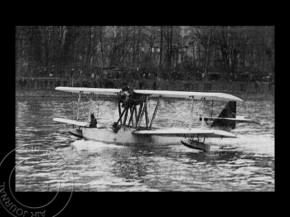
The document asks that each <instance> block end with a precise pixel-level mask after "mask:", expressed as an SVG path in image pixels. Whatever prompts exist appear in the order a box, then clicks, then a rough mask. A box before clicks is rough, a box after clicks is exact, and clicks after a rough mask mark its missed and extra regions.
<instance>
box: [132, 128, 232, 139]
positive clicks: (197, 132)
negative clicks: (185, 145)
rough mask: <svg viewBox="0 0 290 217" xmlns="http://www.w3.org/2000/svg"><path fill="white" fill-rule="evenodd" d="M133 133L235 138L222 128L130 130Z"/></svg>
mask: <svg viewBox="0 0 290 217" xmlns="http://www.w3.org/2000/svg"><path fill="white" fill-rule="evenodd" d="M132 133H133V134H135V135H156V136H180V137H188V136H205V137H208V138H216V137H225V138H236V135H234V134H232V133H229V132H226V131H223V130H210V129H197V128H195V129H182V128H175V129H174V128H168V129H153V130H135V131H133V132H132Z"/></svg>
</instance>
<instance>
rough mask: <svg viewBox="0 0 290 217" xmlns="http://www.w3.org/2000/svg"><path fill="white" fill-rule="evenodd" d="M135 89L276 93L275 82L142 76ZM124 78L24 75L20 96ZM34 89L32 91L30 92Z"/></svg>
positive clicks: (117, 83) (116, 84) (116, 83)
mask: <svg viewBox="0 0 290 217" xmlns="http://www.w3.org/2000/svg"><path fill="white" fill-rule="evenodd" d="M126 84H127V85H129V86H130V87H132V88H133V89H151V90H179V91H208V92H225V93H232V94H235V93H266V94H268V93H269V94H273V93H274V88H275V86H274V84H273V83H270V82H242V81H189V80H188V81H181V80H173V81H168V80H158V81H156V80H152V79H141V80H133V81H131V82H126ZM123 85H124V81H123V80H121V79H110V80H109V79H107V80H102V81H101V80H94V79H91V80H67V79H59V78H58V79H55V78H22V79H16V90H17V95H25V92H26V90H43V91H44V92H43V93H44V94H45V93H47V94H48V95H50V94H51V93H53V94H54V93H55V91H54V89H55V87H57V86H69V87H71V86H74V87H95V88H121V87H122V86H123ZM31 94H32V95H33V92H31V91H29V95H31Z"/></svg>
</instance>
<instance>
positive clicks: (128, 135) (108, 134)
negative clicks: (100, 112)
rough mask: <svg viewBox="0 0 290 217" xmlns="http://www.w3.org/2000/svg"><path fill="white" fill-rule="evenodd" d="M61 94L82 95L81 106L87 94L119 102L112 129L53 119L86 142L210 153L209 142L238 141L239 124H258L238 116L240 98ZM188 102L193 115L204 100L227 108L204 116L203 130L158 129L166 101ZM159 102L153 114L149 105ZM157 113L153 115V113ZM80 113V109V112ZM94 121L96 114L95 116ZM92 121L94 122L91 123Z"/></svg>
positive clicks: (101, 91)
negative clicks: (180, 146) (177, 146)
mask: <svg viewBox="0 0 290 217" xmlns="http://www.w3.org/2000/svg"><path fill="white" fill-rule="evenodd" d="M55 90H57V91H64V92H69V93H75V94H78V106H79V103H80V101H81V97H82V96H83V95H87V96H91V97H92V96H94V95H95V96H106V97H109V98H111V99H113V100H115V101H116V102H117V103H116V105H117V107H118V108H116V109H117V110H118V118H117V120H116V121H115V122H113V123H110V124H109V125H108V126H105V127H104V126H98V124H97V125H96V124H92V123H90V122H86V121H79V120H78V119H79V118H78V117H79V114H77V119H76V120H71V119H66V118H53V121H56V122H59V123H63V124H69V125H72V126H73V128H71V129H70V130H69V133H71V134H72V135H74V136H77V137H80V138H83V139H85V140H94V141H99V142H103V143H109V144H112V143H113V144H121V145H122V144H123V145H126V144H140V143H142V144H145V145H146V144H169V145H170V144H180V143H181V144H183V145H184V146H186V147H188V148H192V149H196V150H199V151H204V152H209V151H210V146H211V145H209V144H206V143H205V141H206V139H211V138H213V139H217V138H220V139H224V138H237V136H236V135H235V134H233V133H231V132H230V131H231V130H233V129H235V128H236V124H237V123H254V124H258V122H257V121H255V120H252V119H249V118H245V117H244V116H237V115H236V108H237V102H242V101H243V100H242V99H240V98H239V97H236V96H233V95H231V94H226V93H218V92H186V91H167V90H133V89H132V88H130V87H128V86H124V87H123V88H121V89H117V88H114V89H109V88H87V87H56V88H55ZM172 98H174V99H185V100H188V101H189V102H191V103H192V106H191V111H190V112H191V115H192V112H193V107H194V103H195V102H196V101H200V102H202V103H203V104H204V105H205V102H206V101H212V103H213V102H214V101H226V105H225V107H224V108H223V110H222V111H221V113H220V114H219V115H218V117H212V116H209V115H204V114H202V115H200V116H199V117H198V119H197V120H198V121H200V125H199V126H200V127H189V128H180V127H179V128H172V127H170V128H160V127H154V126H153V123H154V120H155V119H156V116H157V112H158V110H159V107H160V100H162V99H172ZM149 100H154V101H156V104H155V106H154V108H153V110H152V111H151V114H152V115H149V108H148V102H149ZM152 112H153V113H152ZM78 113H79V109H78ZM92 118H94V115H93V114H92ZM91 122H92V120H91Z"/></svg>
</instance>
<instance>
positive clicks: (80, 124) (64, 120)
mask: <svg viewBox="0 0 290 217" xmlns="http://www.w3.org/2000/svg"><path fill="white" fill-rule="evenodd" d="M53 121H56V122H59V123H64V124H72V125H76V126H80V127H85V126H88V125H89V123H87V122H82V121H75V120H69V119H64V118H53Z"/></svg>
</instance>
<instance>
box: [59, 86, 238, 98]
mask: <svg viewBox="0 0 290 217" xmlns="http://www.w3.org/2000/svg"><path fill="white" fill-rule="evenodd" d="M55 89H56V90H60V91H65V92H70V93H79V92H82V93H83V94H91V93H94V94H98V95H107V96H117V94H118V93H119V92H120V91H121V89H109V88H87V87H56V88H55ZM134 92H136V93H138V94H146V95H150V96H151V97H160V96H161V97H164V98H182V99H190V98H192V97H193V98H194V99H196V100H201V99H205V100H221V101H243V100H242V99H240V98H238V97H236V96H233V95H231V94H226V93H214V92H187V91H169V90H134Z"/></svg>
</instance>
